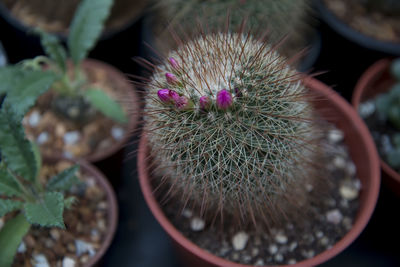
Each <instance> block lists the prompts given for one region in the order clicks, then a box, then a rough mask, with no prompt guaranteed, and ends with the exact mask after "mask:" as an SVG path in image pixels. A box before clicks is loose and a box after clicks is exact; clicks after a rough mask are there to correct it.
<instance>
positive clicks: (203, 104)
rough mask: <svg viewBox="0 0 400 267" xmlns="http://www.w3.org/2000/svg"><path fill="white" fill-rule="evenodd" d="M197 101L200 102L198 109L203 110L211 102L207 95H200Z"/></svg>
mask: <svg viewBox="0 0 400 267" xmlns="http://www.w3.org/2000/svg"><path fill="white" fill-rule="evenodd" d="M199 102H200V109H203V110H205V109H207V108H208V107H209V106H210V104H211V102H210V99H209V98H208V96H202V97H200V99H199Z"/></svg>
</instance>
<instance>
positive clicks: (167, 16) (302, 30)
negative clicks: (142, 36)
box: [155, 0, 311, 57]
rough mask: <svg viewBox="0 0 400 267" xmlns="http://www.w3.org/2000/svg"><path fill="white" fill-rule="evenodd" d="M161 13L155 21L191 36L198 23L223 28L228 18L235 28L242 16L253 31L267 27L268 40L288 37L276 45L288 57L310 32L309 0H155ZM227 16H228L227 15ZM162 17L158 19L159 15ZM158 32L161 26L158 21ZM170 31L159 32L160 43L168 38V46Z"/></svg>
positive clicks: (196, 29) (208, 26) (240, 22)
mask: <svg viewBox="0 0 400 267" xmlns="http://www.w3.org/2000/svg"><path fill="white" fill-rule="evenodd" d="M156 2H157V4H156V5H155V6H156V7H157V8H158V9H159V10H160V13H161V14H158V15H157V19H158V20H159V22H158V23H156V25H157V24H165V23H168V24H169V25H168V26H170V27H172V29H174V30H176V31H178V32H180V30H182V32H184V33H185V34H188V35H189V36H191V37H194V36H197V35H198V34H199V33H200V31H198V29H199V28H198V27H197V25H198V24H200V25H206V28H207V29H210V30H211V31H223V30H225V28H226V20H227V19H228V18H229V28H230V29H231V30H233V31H237V30H238V29H239V28H240V26H241V25H242V22H243V20H244V19H245V18H247V23H246V29H248V30H251V32H252V33H255V32H257V33H258V32H265V31H266V30H267V31H268V39H269V42H270V43H277V42H279V41H280V40H281V39H283V38H285V37H287V38H288V40H287V41H286V42H285V43H284V44H283V45H281V46H280V47H279V50H280V53H281V54H283V55H285V56H287V57H291V56H293V55H294V54H295V53H297V52H298V51H300V50H301V49H302V48H304V47H305V46H306V44H305V41H306V38H307V36H308V35H310V32H311V31H310V27H308V24H309V23H310V20H309V18H310V16H309V11H310V10H311V9H310V8H309V4H310V3H309V2H310V1H309V0H261V1H260V0H247V1H246V0H223V1H215V0H208V1H204V0H189V1H182V0H168V1H156ZM228 14H229V16H228V17H227V15H228ZM160 18H161V19H160ZM158 27H159V29H158V30H156V32H157V35H159V34H160V32H161V31H162V30H164V29H163V27H162V26H160V25H158ZM169 36H170V35H169V31H168V30H165V32H164V33H163V34H161V37H160V39H161V42H162V45H165V39H167V40H168V39H169V41H170V46H171V47H172V48H175V42H174V41H173V40H171V38H169Z"/></svg>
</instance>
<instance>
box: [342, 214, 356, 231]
mask: <svg viewBox="0 0 400 267" xmlns="http://www.w3.org/2000/svg"><path fill="white" fill-rule="evenodd" d="M342 224H343V226H344V228H345V229H346V230H347V231H349V230H350V229H351V228H352V227H353V221H352V219H351V218H350V217H347V216H346V217H344V218H343V220H342Z"/></svg>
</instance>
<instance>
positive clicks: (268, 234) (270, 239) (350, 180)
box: [159, 128, 361, 266]
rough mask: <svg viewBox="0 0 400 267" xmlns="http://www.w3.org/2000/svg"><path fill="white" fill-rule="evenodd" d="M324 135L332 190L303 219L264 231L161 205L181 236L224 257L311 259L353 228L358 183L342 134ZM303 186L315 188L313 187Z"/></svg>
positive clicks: (258, 261)
mask: <svg viewBox="0 0 400 267" xmlns="http://www.w3.org/2000/svg"><path fill="white" fill-rule="evenodd" d="M327 139H328V140H329V143H330V146H329V148H330V149H332V148H334V150H328V151H327V153H329V154H328V156H327V159H328V161H327V163H326V169H327V170H328V172H329V173H327V175H330V176H331V177H332V179H331V182H332V184H331V186H330V188H331V189H329V190H330V192H327V193H326V194H323V195H322V197H321V198H320V199H319V201H317V202H316V203H314V204H313V206H312V207H311V209H310V210H311V212H310V213H311V215H310V216H309V217H307V219H306V221H305V222H304V223H300V222H299V221H297V220H295V221H287V222H286V223H285V224H284V225H282V226H280V227H273V228H271V229H269V230H266V231H263V232H260V231H256V230H255V229H253V228H252V227H250V228H247V229H246V230H237V229H235V228H234V227H233V225H234V223H233V222H232V221H224V225H223V226H221V225H219V224H211V223H209V222H206V221H204V220H203V219H201V218H200V217H199V216H198V215H197V214H195V213H194V212H193V211H192V210H190V209H188V208H185V209H184V210H183V211H182V212H181V213H179V214H177V211H180V210H181V209H180V206H178V205H176V204H174V202H173V201H169V202H168V203H167V204H165V205H164V206H163V210H164V212H165V213H166V215H167V217H168V218H169V219H170V220H171V222H172V223H173V225H174V226H175V227H176V228H177V229H178V230H179V231H180V232H182V233H183V235H184V236H186V237H187V238H188V239H190V240H191V241H192V242H194V243H195V244H197V245H198V246H199V247H201V248H203V249H205V250H206V251H209V252H210V253H212V254H214V255H216V256H218V257H221V258H224V259H226V260H230V261H233V262H237V263H242V264H248V265H256V266H263V265H284V264H294V263H296V262H300V261H302V260H305V259H309V258H312V257H314V256H316V255H317V254H319V253H321V252H323V251H325V250H328V249H330V248H331V247H332V246H333V245H334V244H335V243H337V242H338V241H339V240H340V239H341V238H342V237H343V236H344V235H345V234H346V233H347V232H348V231H349V230H350V229H351V228H352V225H353V222H354V220H355V217H356V214H357V211H358V207H359V198H358V197H359V192H360V190H361V183H360V181H359V179H358V178H357V177H356V167H355V165H354V163H353V162H352V160H351V158H350V156H349V153H348V151H347V148H346V146H345V144H344V142H343V133H342V132H341V131H340V130H338V129H335V128H332V129H331V130H330V131H329V132H328V133H327ZM307 190H308V191H309V194H313V193H314V192H313V190H314V188H313V187H312V186H310V187H309V188H308V189H307ZM159 200H160V199H159ZM175 203H176V202H175Z"/></svg>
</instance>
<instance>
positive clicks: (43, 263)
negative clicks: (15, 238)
mask: <svg viewBox="0 0 400 267" xmlns="http://www.w3.org/2000/svg"><path fill="white" fill-rule="evenodd" d="M33 266H34V267H50V265H49V262H48V261H47V258H46V256H45V255H43V254H36V255H34V256H33Z"/></svg>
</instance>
